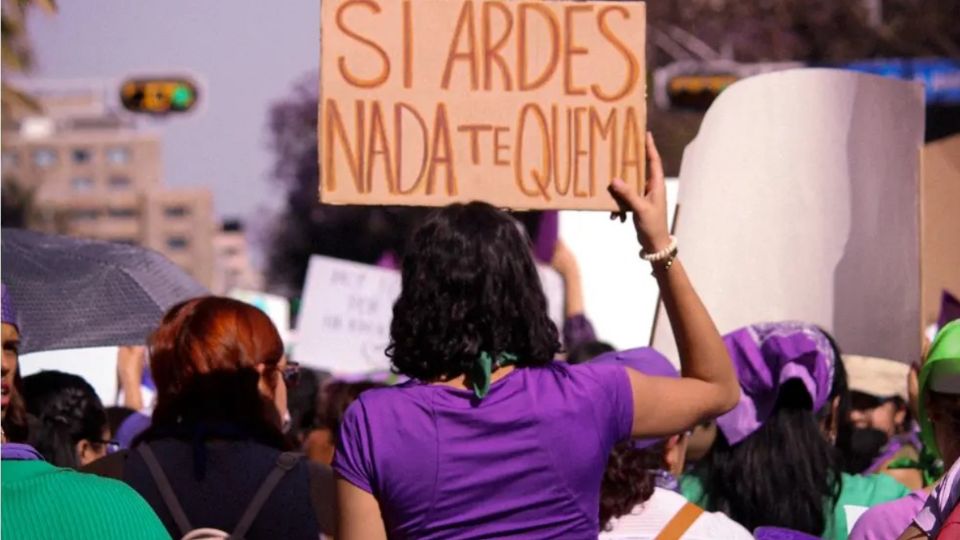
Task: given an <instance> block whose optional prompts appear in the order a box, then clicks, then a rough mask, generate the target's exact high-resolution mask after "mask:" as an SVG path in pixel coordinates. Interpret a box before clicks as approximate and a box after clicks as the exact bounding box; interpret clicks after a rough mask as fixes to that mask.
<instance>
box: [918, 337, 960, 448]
mask: <svg viewBox="0 0 960 540" xmlns="http://www.w3.org/2000/svg"><path fill="white" fill-rule="evenodd" d="M958 374H960V320H956V321H953V322H950V323H948V324H946V325H945V326H944V327H943V328H941V329H940V331H939V332H937V337H935V338H934V339H933V343H932V344H931V345H930V352H929V353H927V361H926V363H925V364H924V365H923V369H921V370H920V403H919V409H920V411H919V412H920V439H921V440H922V441H923V444H924V446H925V447H927V448H929V449H930V450H931V451H932V452H933V454H934V456H935V457H938V458H939V457H941V456H940V452H939V450H937V440H936V438H935V437H934V436H933V424H932V423H931V422H930V417H929V415H928V414H927V394H928V392H929V391H930V383H931V382H932V381H934V380H936V379H937V378H938V377H951V378H952V377H956V376H957V375H958Z"/></svg>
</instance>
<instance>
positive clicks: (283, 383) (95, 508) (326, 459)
mask: <svg viewBox="0 0 960 540" xmlns="http://www.w3.org/2000/svg"><path fill="white" fill-rule="evenodd" d="M647 158H648V162H649V163H648V165H649V171H650V173H649V181H648V183H647V187H646V190H645V192H644V193H643V194H638V193H635V192H634V191H632V190H631V189H629V188H628V187H627V186H626V185H624V184H623V183H622V182H620V181H618V180H614V181H613V182H612V183H611V185H610V188H609V189H610V194H611V196H612V197H613V198H614V199H615V200H616V201H617V203H618V204H619V206H620V208H621V212H618V213H615V214H614V215H613V216H612V217H619V218H620V219H621V220H625V219H626V217H627V216H630V217H631V218H632V222H633V226H634V227H635V229H636V233H637V238H638V241H639V245H640V247H641V252H640V256H641V258H643V259H644V260H646V261H648V262H649V263H650V265H651V266H652V270H653V275H654V276H655V277H656V280H657V283H658V285H659V288H660V293H661V299H662V302H663V305H664V307H665V309H666V313H667V316H668V318H669V323H670V325H671V327H672V329H673V334H674V335H675V336H676V338H675V339H676V345H677V350H678V353H679V369H677V367H675V366H674V364H672V363H671V362H670V361H669V360H668V359H667V358H666V357H664V356H663V355H662V354H660V353H659V352H657V351H656V350H654V349H652V348H638V349H630V350H620V351H618V350H615V349H614V348H613V347H612V346H610V345H609V344H606V343H604V342H602V341H600V340H598V339H597V334H596V332H595V329H594V328H593V326H592V324H591V323H590V321H589V319H588V318H587V317H586V313H585V311H584V309H583V298H582V291H581V290H580V285H579V276H578V269H577V264H576V259H575V258H574V257H573V255H572V254H571V253H570V251H569V250H568V249H567V248H565V247H564V246H563V244H562V243H560V244H558V246H557V248H556V250H555V253H554V260H553V265H554V267H555V268H556V269H557V271H558V272H559V273H560V274H561V276H562V277H563V278H564V282H565V284H566V291H565V293H566V295H565V302H566V304H565V322H564V325H563V328H562V329H558V328H557V327H556V325H554V323H553V322H552V321H551V320H550V318H549V317H548V315H547V302H546V298H545V296H544V293H543V291H542V288H541V285H540V281H539V277H538V273H537V269H536V266H535V263H534V259H533V257H532V255H531V244H530V239H529V238H528V237H527V236H526V235H525V233H524V231H523V228H522V227H519V226H518V223H517V221H516V219H514V218H513V217H512V216H511V215H510V214H508V213H506V212H503V211H500V210H498V209H495V208H493V207H492V206H490V205H487V204H484V203H477V202H474V203H469V204H454V205H450V206H448V207H445V208H441V209H438V210H436V211H435V212H433V213H432V214H431V215H430V217H429V218H427V219H426V220H425V221H424V223H422V224H421V225H420V226H419V227H418V228H417V230H416V231H415V232H414V234H413V236H412V237H411V239H410V241H409V246H408V248H407V250H406V254H405V256H404V259H403V262H402V270H401V272H402V291H401V294H400V296H399V298H398V299H397V301H396V303H395V305H394V310H393V320H392V324H391V327H390V338H391V339H390V345H389V347H388V349H387V351H386V352H387V355H388V356H389V357H390V359H391V363H392V368H393V372H394V373H395V375H397V376H398V378H399V379H400V380H401V382H398V383H396V384H387V383H385V382H370V381H347V380H336V379H330V378H323V377H320V376H318V374H316V373H314V372H311V371H309V370H301V369H300V367H299V366H298V365H297V364H296V363H294V362H291V361H289V360H288V358H287V356H286V354H285V351H284V344H283V342H282V341H281V339H280V335H279V334H278V332H277V330H276V328H275V327H274V326H273V324H272V323H271V322H270V320H269V318H268V317H267V316H266V315H265V314H264V313H262V312H261V311H259V310H258V309H256V308H254V307H252V306H249V305H247V304H244V303H242V302H239V301H236V300H231V299H227V298H219V297H202V298H195V299H191V300H188V301H185V302H183V303H180V304H178V305H176V306H174V307H173V308H172V309H170V310H169V312H168V313H167V314H166V315H165V317H164V318H163V320H162V321H161V322H160V323H159V326H158V327H157V328H156V330H155V331H154V332H153V333H152V335H150V336H149V339H148V341H147V346H146V349H145V350H146V352H147V354H145V355H144V354H140V355H137V354H132V355H130V358H133V360H129V359H128V360H125V361H122V362H121V369H122V371H123V373H121V375H120V378H121V380H124V381H136V382H137V384H139V381H140V380H141V379H142V378H143V376H144V374H143V373H141V372H140V371H142V370H145V369H146V370H147V373H149V377H150V379H151V381H152V385H153V386H154V387H155V397H154V398H153V399H152V400H151V403H143V404H141V403H140V401H139V399H131V400H130V401H129V403H133V404H135V407H133V408H117V407H111V408H105V407H104V406H103V403H102V402H101V400H100V399H99V398H98V397H97V395H96V393H95V392H94V391H93V389H92V388H91V387H90V385H89V384H88V383H87V382H86V381H84V380H83V379H82V378H80V377H78V376H76V375H70V374H66V373H60V372H55V371H48V372H41V373H38V374H34V375H30V376H27V377H21V376H20V370H19V363H18V346H19V341H20V336H21V334H29V332H30V328H21V327H20V326H19V325H18V323H17V316H16V312H15V310H14V306H13V304H12V302H11V301H10V299H9V297H8V294H7V290H6V288H5V287H4V289H3V302H2V304H3V325H2V330H3V334H2V341H3V363H2V369H3V373H2V375H3V378H2V412H3V419H2V427H3V444H2V445H0V449H2V473H0V485H2V493H0V504H2V510H0V520H2V523H0V530H2V534H3V535H4V536H5V537H6V536H9V538H13V539H17V538H144V539H146V538H150V539H155V538H170V537H173V538H226V537H231V538H270V539H274V538H343V539H348V540H353V539H364V540H365V539H377V538H494V537H496V538H562V539H568V538H569V539H579V538H598V537H599V538H603V539H608V540H613V539H654V538H656V539H665V540H669V539H674V540H676V539H681V538H684V539H690V540H700V539H708V538H719V539H734V540H736V539H747V538H760V539H804V538H825V539H846V538H850V539H855V540H882V539H897V538H904V539H922V538H960V509H957V501H958V499H960V485H958V484H960V321H954V322H950V323H947V324H945V325H944V326H943V327H942V328H940V329H939V332H938V334H937V335H936V337H935V339H933V340H932V342H931V343H930V345H929V347H928V348H927V351H926V352H925V353H924V354H923V355H922V358H920V357H919V356H920V355H919V351H918V359H894V360H895V361H891V360H885V359H878V358H869V357H862V356H850V355H844V354H843V353H842V352H841V350H842V349H841V347H842V345H843V344H842V343H838V342H837V340H835V339H834V337H833V336H831V335H830V333H829V332H828V331H827V330H826V329H823V328H820V327H818V326H816V325H814V324H809V323H805V322H797V321H757V322H756V323H755V324H752V325H750V326H748V327H745V328H741V329H737V330H734V331H733V332H730V333H728V334H726V335H721V334H720V333H719V332H718V330H717V328H716V326H715V325H714V322H713V320H712V319H711V317H710V314H709V312H708V310H707V309H706V308H705V306H704V305H703V303H702V302H701V301H700V299H699V297H698V295H697V293H696V290H695V288H694V284H693V283H691V280H690V278H689V276H688V275H687V273H686V271H685V270H684V267H683V263H682V259H681V258H680V257H679V256H678V253H679V247H678V245H677V242H676V239H675V238H673V237H672V236H670V234H669V231H668V227H667V209H666V195H665V187H664V179H663V170H662V166H661V164H660V159H659V155H658V153H657V149H656V146H655V144H654V142H653V138H652V137H651V136H648V139H647ZM16 307H17V308H19V309H21V310H29V309H30V306H28V305H26V306H16ZM744 309H749V307H746V306H745V307H744ZM629 311H630V310H629V308H628V307H627V306H625V308H624V316H629ZM300 331H301V332H308V331H309V329H300ZM640 331H642V329H639V328H638V332H640ZM140 351H141V353H143V351H144V350H143V349H141V350H140ZM146 358H148V361H146V360H145V359H146ZM914 360H916V361H914ZM911 362H912V363H913V364H914V367H913V368H911V367H910V364H911ZM129 403H128V404H129ZM141 405H142V406H143V407H144V408H145V409H148V410H149V411H150V412H149V414H144V413H143V411H137V410H133V409H139V408H141Z"/></svg>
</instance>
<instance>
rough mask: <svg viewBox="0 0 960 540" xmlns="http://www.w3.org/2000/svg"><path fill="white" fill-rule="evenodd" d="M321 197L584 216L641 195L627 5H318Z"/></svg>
mask: <svg viewBox="0 0 960 540" xmlns="http://www.w3.org/2000/svg"><path fill="white" fill-rule="evenodd" d="M321 12H322V13H321V62H320V84H321V92H320V94H321V96H320V105H319V107H320V119H321V121H320V124H319V126H318V130H319V133H318V134H317V135H318V136H317V140H318V145H319V155H320V169H321V182H320V198H321V200H322V201H323V202H326V203H339V204H372V205H378V204H391V205H424V206H441V205H445V204H449V203H451V202H456V201H471V200H484V201H487V202H490V203H492V204H495V205H497V206H501V207H509V208H515V209H551V208H552V209H597V210H611V209H614V207H615V205H614V202H613V200H612V199H611V197H610V196H609V195H608V194H607V192H606V186H607V184H608V183H609V181H610V179H611V178H614V177H620V178H623V179H624V180H625V181H626V182H628V183H630V184H632V185H634V186H636V189H637V191H638V192H642V190H643V182H644V146H643V142H644V131H645V126H646V106H645V97H646V96H645V81H646V71H645V67H644V40H645V11H644V4H643V3H641V2H626V1H623V2H575V1H555V2H541V1H515V0H486V1H482V2H480V1H473V0H416V1H413V0H325V1H324V2H322V4H321Z"/></svg>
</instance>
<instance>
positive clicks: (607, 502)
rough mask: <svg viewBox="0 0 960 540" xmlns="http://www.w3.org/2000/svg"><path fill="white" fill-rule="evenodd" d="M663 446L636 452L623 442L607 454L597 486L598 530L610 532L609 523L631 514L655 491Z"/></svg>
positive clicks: (661, 461)
mask: <svg viewBox="0 0 960 540" xmlns="http://www.w3.org/2000/svg"><path fill="white" fill-rule="evenodd" d="M663 451H664V448H663V443H660V444H657V445H655V446H652V447H650V448H644V449H643V450H637V449H636V448H634V446H633V441H624V442H622V443H620V444H618V445H616V446H615V447H613V451H612V452H610V457H609V458H608V459H607V469H606V470H605V471H604V472H603V483H602V484H601V485H600V530H601V531H604V530H610V521H611V520H613V519H615V518H618V517H620V516H624V515H627V514H629V513H630V511H631V510H633V508H634V507H635V506H637V505H638V504H640V503H643V502H646V501H648V500H650V497H652V496H653V490H654V488H655V487H656V484H655V481H654V475H653V471H655V470H657V469H662V468H663V467H664V464H663Z"/></svg>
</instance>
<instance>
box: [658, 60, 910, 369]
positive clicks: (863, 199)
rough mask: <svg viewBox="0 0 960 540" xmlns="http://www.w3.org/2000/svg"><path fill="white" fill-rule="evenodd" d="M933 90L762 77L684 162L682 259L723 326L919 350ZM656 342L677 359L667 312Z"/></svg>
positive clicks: (820, 77)
mask: <svg viewBox="0 0 960 540" xmlns="http://www.w3.org/2000/svg"><path fill="white" fill-rule="evenodd" d="M923 122H924V103H923V87H922V86H921V85H918V84H913V83H906V82H901V81H895V80H890V79H885V78H881V77H877V76H873V75H863V74H856V73H852V72H845V71H839V70H825V69H810V70H793V71H783V72H778V73H772V74H767V75H760V76H757V77H751V78H749V79H745V80H743V81H740V82H738V83H735V84H733V85H732V86H730V87H729V88H728V89H726V90H725V91H724V92H723V93H722V94H720V97H719V98H717V100H716V101H715V102H714V103H713V105H712V107H711V108H710V110H708V111H707V114H706V116H705V117H704V119H703V123H702V124H701V126H700V131H699V132H698V133H697V137H696V138H695V139H694V140H693V142H691V143H690V145H688V146H687V148H686V150H685V151H684V154H683V162H682V164H681V168H680V194H679V210H678V214H677V218H676V235H677V237H678V239H679V242H680V258H681V260H682V261H683V263H684V266H685V267H686V269H687V271H688V272H689V274H690V276H691V279H692V280H693V283H694V284H695V285H696V287H697V292H698V293H699V294H700V296H701V298H702V299H703V301H704V303H705V304H706V306H707V308H708V309H709V310H710V314H711V315H712V316H713V318H714V321H715V322H716V324H717V327H718V328H719V329H720V331H721V332H730V331H732V330H735V329H736V328H738V327H741V326H744V325H747V324H750V323H755V322H764V321H779V320H785V319H791V320H803V321H808V322H812V323H815V324H818V325H820V326H822V327H823V328H825V329H827V330H828V331H830V332H833V333H834V335H835V336H836V337H837V339H838V341H839V343H840V346H841V347H842V349H843V351H844V352H848V353H852V354H862V355H868V356H879V357H885V358H891V359H894V360H898V361H901V362H912V361H914V360H916V359H917V357H918V355H919V354H920V339H921V323H920V230H919V229H920V216H919V215H918V210H919V208H920V150H921V146H922V143H923ZM653 346H654V347H656V348H657V349H658V350H660V351H663V352H664V354H667V355H668V356H670V357H671V358H673V359H674V360H676V359H677V353H676V350H677V349H676V345H675V344H674V339H673V334H672V332H671V329H670V324H669V322H668V321H667V318H666V316H665V314H664V313H663V308H662V307H661V308H660V312H659V315H658V317H657V324H656V328H655V330H654V337H653Z"/></svg>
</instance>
